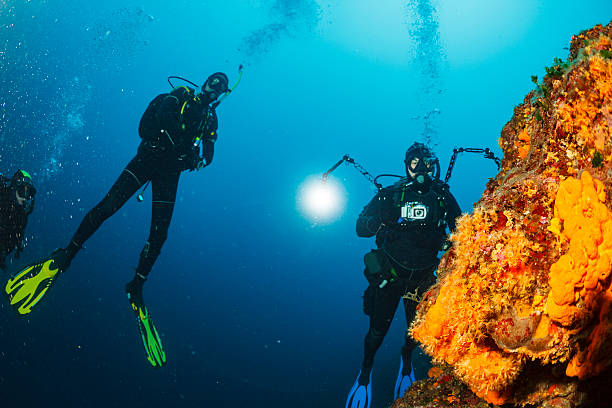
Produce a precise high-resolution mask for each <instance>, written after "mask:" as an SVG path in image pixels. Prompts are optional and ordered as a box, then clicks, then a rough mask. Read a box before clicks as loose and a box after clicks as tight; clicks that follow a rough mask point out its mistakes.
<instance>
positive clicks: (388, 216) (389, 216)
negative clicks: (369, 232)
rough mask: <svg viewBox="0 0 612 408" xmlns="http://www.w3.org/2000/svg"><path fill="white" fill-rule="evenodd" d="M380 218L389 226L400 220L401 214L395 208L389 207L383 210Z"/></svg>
mask: <svg viewBox="0 0 612 408" xmlns="http://www.w3.org/2000/svg"><path fill="white" fill-rule="evenodd" d="M380 219H381V222H382V223H383V224H385V225H387V226H391V225H395V224H397V221H398V220H399V214H398V213H397V211H395V208H391V209H387V210H385V211H383V212H382V214H381V215H380Z"/></svg>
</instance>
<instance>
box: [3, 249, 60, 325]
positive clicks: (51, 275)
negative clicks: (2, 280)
mask: <svg viewBox="0 0 612 408" xmlns="http://www.w3.org/2000/svg"><path fill="white" fill-rule="evenodd" d="M59 272H60V268H59V266H58V265H57V264H56V262H55V260H54V259H53V258H50V259H46V260H43V261H40V262H37V263H35V264H32V265H29V266H27V267H25V268H24V269H22V270H21V271H20V272H19V273H17V274H16V275H15V276H13V277H12V278H11V279H9V281H8V282H7V283H6V287H5V288H4V291H5V292H6V294H7V295H8V298H9V300H10V302H11V306H13V308H14V309H15V310H16V311H17V313H19V314H21V315H26V314H28V313H30V312H31V311H32V308H33V307H34V306H36V305H37V304H38V302H40V300H41V299H42V297H43V296H44V295H45V293H47V290H49V287H50V286H51V285H52V284H53V282H54V281H55V278H56V277H57V275H58V273H59Z"/></svg>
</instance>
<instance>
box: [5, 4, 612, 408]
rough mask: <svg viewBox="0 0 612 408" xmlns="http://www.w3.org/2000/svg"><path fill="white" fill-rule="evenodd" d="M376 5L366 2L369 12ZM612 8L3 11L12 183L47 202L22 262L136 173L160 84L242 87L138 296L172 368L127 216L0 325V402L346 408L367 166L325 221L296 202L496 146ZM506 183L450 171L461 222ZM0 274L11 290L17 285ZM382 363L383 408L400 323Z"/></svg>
mask: <svg viewBox="0 0 612 408" xmlns="http://www.w3.org/2000/svg"><path fill="white" fill-rule="evenodd" d="M374 4H376V5H374ZM611 17H612V4H611V3H610V2H609V1H604V0H601V1H596V0H587V1H583V2H580V3H575V2H571V1H554V2H553V1H519V2H516V1H495V2H485V1H481V0H470V1H462V2H450V1H446V2H431V3H430V2H428V1H412V2H409V1H380V2H373V1H366V0H342V1H337V2H325V1H317V2H315V1H313V0H268V1H266V0H244V1H239V0H225V1H213V0H211V1H202V2H194V1H187V0H175V1H173V2H162V1H155V2H152V1H149V2H146V3H145V2H134V1H122V2H119V1H116V0H112V1H111V0H109V1H105V2H82V1H77V0H62V1H42V0H32V1H23V0H20V1H17V0H9V1H2V2H1V3H0V32H1V33H2V34H1V36H0V63H1V66H0V69H1V75H0V90H1V92H0V141H1V146H0V171H2V172H5V173H9V174H12V172H13V171H15V169H17V168H24V169H26V170H28V171H30V172H31V173H32V174H33V176H34V180H35V183H36V185H37V188H38V191H39V193H38V196H37V205H36V210H35V212H34V213H33V214H32V216H31V217H30V225H29V226H28V229H27V235H28V246H27V247H26V249H25V251H24V253H23V257H22V259H21V260H20V261H17V262H14V263H13V264H12V265H11V268H12V270H13V271H15V270H16V269H18V267H19V266H20V265H22V264H23V263H26V262H29V261H32V260H34V259H36V258H39V257H41V256H44V255H46V254H48V253H49V252H50V251H51V250H53V249H54V248H55V247H58V246H63V245H65V244H66V243H67V241H68V240H69V238H70V237H71V236H72V234H73V233H74V231H75V229H76V227H77V226H78V224H79V223H80V221H81V219H82V217H83V216H84V214H85V213H86V211H88V210H89V209H90V208H91V207H92V206H93V205H95V204H96V203H97V202H98V200H99V199H101V198H102V197H103V195H104V194H105V193H106V191H107V189H108V188H109V187H110V186H111V184H112V183H113V182H114V180H115V179H116V177H117V176H118V175H119V173H120V171H121V169H122V168H123V167H124V166H125V164H126V163H127V162H128V161H129V160H130V159H131V158H132V157H133V155H134V154H135V151H136V147H137V145H138V142H139V139H138V136H137V132H136V129H137V124H138V121H139V118H140V115H141V114H142V112H143V111H144V109H145V107H146V106H147V104H148V102H149V101H150V99H152V98H153V97H154V96H155V95H156V94H158V93H160V92H166V91H167V90H168V88H169V87H168V84H167V83H166V77H167V76H168V75H183V76H186V77H188V78H191V79H192V80H193V81H196V82H201V81H202V80H203V79H204V78H205V77H206V76H207V75H208V74H209V73H211V72H214V71H219V70H223V71H226V72H227V73H228V74H229V75H230V81H231V82H233V81H235V80H236V78H237V75H236V70H237V67H238V65H239V64H241V63H243V64H245V73H244V78H243V81H242V83H241V85H240V87H239V88H238V89H237V90H236V92H235V93H234V94H233V95H232V96H231V97H229V98H228V99H227V100H226V101H225V102H224V103H223V104H222V105H221V106H220V108H219V116H220V129H219V135H220V136H219V141H218V143H217V149H216V155H215V161H214V163H213V165H212V166H211V167H209V168H207V169H205V170H204V171H202V172H199V173H186V174H184V176H183V177H182V179H181V182H180V186H179V194H178V199H177V205H176V210H175V214H174V218H173V222H172V225H171V227H170V235H169V239H168V241H167V242H166V245H165V247H164V250H163V253H162V256H160V258H159V260H158V262H157V264H156V265H155V268H154V270H153V272H152V274H151V275H150V279H149V281H148V283H147V285H146V289H145V296H146V299H147V303H148V306H149V308H150V309H151V310H152V314H153V316H154V318H155V320H156V323H157V326H158V328H159V329H160V331H161V333H162V338H163V341H164V345H165V348H166V350H167V356H168V365H167V367H165V368H164V369H161V370H153V369H151V367H150V366H149V365H148V363H147V362H146V360H145V358H144V353H143V350H142V346H141V344H140V340H139V338H138V334H137V329H136V323H135V322H134V317H133V315H132V312H131V311H130V309H129V307H128V303H127V301H126V298H125V294H124V291H123V288H124V284H125V283H126V282H127V281H128V280H130V279H131V277H132V275H133V268H134V267H135V265H136V263H137V260H138V254H139V252H140V250H141V248H142V245H143V244H144V241H145V239H146V236H147V234H148V228H149V217H150V196H149V194H146V200H145V202H144V203H141V204H139V203H137V202H136V200H135V199H133V200H130V201H129V202H128V203H127V204H126V205H125V207H124V208H122V209H121V210H120V211H119V212H118V213H117V214H116V215H115V216H114V217H113V218H111V219H110V220H109V221H108V222H107V223H106V224H104V226H103V227H102V228H101V229H100V230H99V231H98V233H96V235H94V236H93V237H92V239H91V240H89V241H88V242H87V245H86V250H84V251H82V252H81V253H80V254H79V256H78V257H77V258H76V259H75V260H74V262H73V264H72V266H71V268H70V270H69V271H68V272H67V273H66V274H65V275H63V276H61V277H60V279H58V281H57V283H56V285H55V286H54V287H53V289H52V291H51V292H50V294H49V295H48V296H47V298H46V299H45V300H44V303H42V304H41V305H40V307H39V308H38V309H37V310H36V311H35V312H34V313H32V314H31V315H30V316H28V317H26V318H18V317H16V316H15V315H14V314H13V312H12V311H11V310H10V308H8V306H7V304H6V302H3V303H2V305H1V308H0V399H1V400H2V405H3V406H8V404H9V403H19V404H21V406H29V407H38V406H54V407H55V406H57V407H60V406H62V407H120V406H126V405H128V406H134V407H141V406H142V407H144V406H173V407H174V406H176V407H202V406H223V407H242V406H249V407H285V406H293V407H313V406H315V407H341V406H343V404H344V400H345V397H346V393H347V391H348V389H349V388H350V386H351V384H352V382H353V381H354V378H355V376H356V375H357V372H358V370H359V364H360V361H361V355H362V343H363V336H364V335H365V332H366V330H367V318H366V317H365V316H364V315H363V313H362V311H361V301H362V300H361V294H362V292H363V290H364V289H365V286H366V281H365V279H364V278H363V276H362V269H363V267H362V256H363V254H364V253H365V252H367V251H368V250H369V248H371V247H372V246H373V245H374V243H373V240H371V239H360V238H357V237H356V235H355V232H354V223H355V220H356V216H357V214H358V213H359V211H360V210H361V208H362V206H363V205H365V204H366V203H367V202H368V201H369V199H370V198H371V196H372V195H373V194H374V192H375V191H374V190H373V189H372V187H371V186H370V185H369V184H368V183H367V181H366V180H365V179H364V178H362V177H361V176H360V175H359V174H358V173H357V172H356V171H355V170H354V169H351V168H347V167H344V166H343V167H341V168H339V169H338V170H337V171H336V172H335V173H334V175H335V176H336V177H337V179H338V180H339V181H340V182H342V183H343V184H344V188H345V189H346V191H347V192H348V196H347V207H346V209H345V211H344V213H343V215H342V216H341V217H340V218H339V219H338V220H337V221H336V222H334V223H328V224H325V225H320V224H316V223H313V222H312V221H310V220H308V219H306V218H304V217H303V216H302V214H301V213H300V212H299V211H298V209H297V205H296V194H297V191H298V186H299V185H300V184H301V183H302V181H303V180H304V179H306V178H307V177H308V176H311V175H313V174H320V173H322V172H324V171H325V170H327V168H329V167H330V166H331V165H332V164H333V163H334V162H335V161H336V160H338V159H339V158H340V157H341V156H342V155H343V154H345V153H349V154H351V155H352V156H353V157H355V158H356V159H357V160H358V161H359V162H360V163H362V164H364V165H365V166H366V168H367V169H368V170H369V171H370V172H372V173H375V174H378V173H382V172H392V173H401V172H402V164H403V163H402V160H403V153H404V151H405V149H406V148H407V147H408V146H409V145H410V144H412V142H413V141H415V140H418V141H428V142H430V143H431V144H432V145H433V146H434V148H435V150H436V151H437V152H438V154H439V156H440V159H441V162H442V167H443V171H444V170H445V169H446V166H447V164H448V160H449V158H450V153H451V151H452V148H453V147H455V146H469V147H487V146H488V147H491V148H493V149H494V151H495V152H496V153H497V154H498V155H499V154H500V151H499V148H498V146H497V139H498V137H499V134H500V131H501V128H502V126H503V125H504V124H505V123H506V122H507V121H508V120H509V119H510V117H511V115H512V109H513V107H514V106H515V105H517V104H519V103H520V102H521V101H522V99H523V97H524V96H525V94H526V93H527V92H529V91H530V90H531V89H532V88H533V87H534V85H533V83H532V82H531V80H530V77H531V75H538V76H540V78H541V77H542V75H543V74H544V73H545V71H544V67H545V66H549V65H552V61H553V58H554V57H562V58H565V57H566V56H567V52H568V51H567V47H568V46H569V41H570V38H571V36H572V35H573V34H577V33H578V32H579V31H580V30H582V29H586V28H589V27H591V26H593V25H594V24H596V23H604V24H605V23H607V22H608V21H609V20H610V18H611ZM494 175H495V166H494V165H493V163H492V162H491V161H487V160H484V159H482V158H481V157H480V156H475V155H474V156H468V155H463V156H461V157H460V158H459V159H458V162H457V166H456V168H455V172H454V173H453V178H452V180H451V188H452V191H453V192H454V194H455V195H456V196H457V198H458V200H459V202H460V205H461V207H462V209H463V210H464V211H470V210H471V206H472V204H473V202H475V201H477V200H478V198H479V196H480V194H481V193H482V191H483V189H484V184H485V183H486V181H487V179H488V178H489V177H493V176H494ZM5 277H8V276H5ZM402 315H403V313H398V314H397V316H398V317H396V321H395V323H394V325H393V326H392V329H391V331H390V332H389V335H388V336H387V338H386V340H385V343H384V344H383V347H381V349H380V351H379V353H378V355H377V360H376V365H375V368H374V380H373V386H374V398H375V400H374V406H375V407H383V406H388V404H390V402H391V396H392V388H393V384H394V381H395V374H396V371H397V366H398V363H399V349H400V347H401V344H402V342H403V332H404V330H405V322H404V321H403V318H402V317H401V316H402Z"/></svg>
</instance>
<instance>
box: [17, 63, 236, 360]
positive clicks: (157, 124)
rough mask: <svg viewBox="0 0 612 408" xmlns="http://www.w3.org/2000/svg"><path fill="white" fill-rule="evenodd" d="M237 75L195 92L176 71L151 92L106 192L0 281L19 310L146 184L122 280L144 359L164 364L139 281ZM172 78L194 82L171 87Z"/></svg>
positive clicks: (202, 159)
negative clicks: (63, 234) (62, 241)
mask: <svg viewBox="0 0 612 408" xmlns="http://www.w3.org/2000/svg"><path fill="white" fill-rule="evenodd" d="M241 76H242V66H240V69H239V78H238V81H237V82H236V84H235V85H234V86H233V87H232V88H231V89H230V88H229V81H228V77H227V75H225V74H224V73H222V72H217V73H214V74H212V75H210V76H209V77H208V78H207V79H206V81H205V82H204V84H203V85H202V86H201V89H200V92H196V89H197V88H198V85H196V84H194V83H192V82H190V81H187V80H185V79H184V78H181V77H169V78H168V82H169V83H170V85H171V86H172V88H173V89H172V90H171V92H169V93H162V94H160V95H158V96H157V97H155V98H154V99H153V100H152V101H151V102H150V103H149V105H148V107H147V109H146V110H145V112H144V114H143V115H142V118H141V120H140V124H139V128H138V133H139V136H140V138H141V142H140V145H139V146H138V151H137V153H136V156H135V157H134V158H133V159H132V160H131V161H130V162H129V163H128V164H127V166H126V167H125V168H124V169H123V170H122V171H121V174H120V175H119V177H118V179H117V180H116V181H115V183H114V184H113V186H112V187H111V188H110V190H109V191H108V193H107V194H106V196H105V197H104V198H103V199H102V200H101V201H100V202H99V203H98V204H97V205H96V206H95V207H94V208H93V209H91V210H90V211H89V212H88V213H87V214H86V215H85V217H84V218H83V220H82V222H81V224H80V226H79V227H78V229H77V231H76V232H75V234H74V235H73V237H72V239H71V240H70V242H69V244H68V245H67V246H65V247H64V248H61V249H57V250H56V251H54V252H53V253H52V254H51V256H50V257H49V258H47V259H45V260H43V261H42V262H38V263H36V264H34V265H30V266H28V267H26V268H24V269H23V270H22V271H20V272H19V273H17V274H16V275H15V276H14V277H13V278H12V279H11V280H9V282H8V283H7V285H6V293H7V295H8V296H9V299H10V300H11V305H12V306H13V307H14V308H15V309H16V310H17V312H18V313H19V314H27V313H30V312H31V310H32V308H33V307H34V306H36V305H37V304H38V302H39V300H40V299H41V298H42V296H43V295H44V294H45V293H46V291H47V289H48V288H49V286H50V285H51V284H52V283H53V281H54V280H55V279H56V278H57V276H59V273H60V272H65V271H66V269H68V267H69V265H70V263H71V261H72V259H73V258H74V257H75V255H76V254H77V252H78V251H79V250H80V249H81V248H82V246H83V244H84V243H85V242H86V241H87V239H89V238H90V237H91V236H92V235H93V234H94V233H95V232H96V231H97V230H98V228H99V227H100V226H101V225H102V223H103V222H104V221H105V220H106V219H108V218H109V217H110V216H112V215H113V214H115V213H116V212H117V210H119V209H120V208H121V207H122V206H123V205H124V204H125V203H126V202H127V200H128V199H129V198H130V197H132V196H133V195H134V194H135V193H136V192H137V191H138V190H139V189H141V188H142V187H143V186H144V188H143V189H142V191H141V192H140V194H139V195H138V201H142V193H143V192H144V190H145V189H146V187H147V186H148V184H149V183H151V185H152V190H153V193H152V196H153V199H152V215H151V228H150V233H149V237H148V239H147V241H146V242H145V244H144V248H143V249H142V251H141V253H140V257H139V262H138V266H137V267H136V273H135V275H134V277H133V279H132V280H131V281H130V282H129V283H128V284H127V285H126V293H127V296H128V299H129V301H130V305H131V307H132V310H133V312H134V314H135V315H136V318H137V322H138V328H139V330H140V334H141V337H142V341H143V344H144V348H145V352H146V357H147V359H148V361H149V362H150V363H151V365H152V366H153V367H160V366H163V365H165V363H166V354H165V351H164V349H163V347H162V344H161V339H160V337H159V335H158V333H157V330H156V329H155V326H154V325H153V321H152V320H151V317H150V315H149V311H148V309H147V307H146V306H145V304H144V299H143V285H144V283H145V281H146V280H147V277H148V275H149V272H150V271H151V269H152V268H153V264H154V263H155V261H156V260H157V258H158V256H159V255H160V252H161V249H162V246H163V244H164V242H165V241H166V238H167V234H168V228H169V226H170V221H171V219H172V213H173V210H174V206H175V199H176V194H177V188H178V183H179V178H180V175H181V173H182V172H183V171H185V170H189V171H193V170H200V169H202V168H204V167H206V166H209V165H210V164H211V163H212V160H213V154H214V146H215V142H216V140H217V127H218V120H217V113H216V108H217V106H218V105H219V103H221V101H222V100H223V99H224V98H225V97H226V96H227V95H229V94H230V92H232V91H233V89H234V88H235V87H236V86H237V85H238V83H239V82H240V78H241ZM173 78H174V79H181V80H183V81H185V82H188V83H190V84H191V85H193V86H194V88H191V87H189V86H179V87H175V86H174V85H173V84H172V82H171V79H173ZM200 152H201V153H200Z"/></svg>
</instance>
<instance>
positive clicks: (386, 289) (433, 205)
mask: <svg viewBox="0 0 612 408" xmlns="http://www.w3.org/2000/svg"><path fill="white" fill-rule="evenodd" d="M402 207H404V209H402ZM459 215H461V210H460V208H459V205H458V204H457V201H456V200H455V198H454V197H453V195H452V194H451V193H450V192H449V191H448V187H447V186H446V185H445V184H443V183H442V182H440V181H438V180H433V181H429V182H428V183H427V184H425V185H419V184H418V183H416V182H410V181H409V180H408V179H402V180H401V181H400V182H398V183H396V184H394V185H392V186H390V187H387V188H384V189H382V190H381V191H380V192H379V193H378V194H377V195H376V196H375V197H374V198H373V199H372V201H371V202H370V203H369V204H368V205H367V206H366V207H365V208H364V209H363V211H362V212H361V214H360V215H359V218H358V220H357V235H358V236H360V237H371V236H374V235H376V244H377V247H378V249H377V250H374V251H372V252H371V253H370V254H368V255H366V257H365V258H364V260H365V263H366V270H365V275H366V278H367V279H368V281H369V283H370V285H369V287H368V288H367V289H366V291H365V294H364V311H365V313H366V314H367V315H368V316H369V317H370V329H369V331H368V333H367V335H366V338H365V348H364V360H363V367H362V376H361V377H363V378H361V377H360V382H361V383H362V384H364V383H365V384H367V377H368V376H369V373H370V371H371V369H372V365H373V363H374V355H375V354H376V351H377V350H378V348H379V347H380V345H381V344H382V341H383V339H384V337H385V335H386V334H387V331H388V330H389V327H390V325H391V321H392V320H393V315H394V314H395V311H396V309H397V305H398V303H399V300H400V299H401V298H402V296H404V295H405V294H408V293H409V292H410V293H415V291H417V290H418V294H419V295H420V294H422V293H423V292H424V291H425V290H427V288H429V286H431V285H432V284H433V283H434V282H435V277H434V274H433V272H434V271H435V269H436V268H437V265H438V262H439V259H438V257H437V255H438V251H439V250H440V249H441V248H442V246H443V244H444V243H445V241H446V236H447V233H446V229H447V227H448V228H449V229H450V230H451V231H453V230H454V229H455V220H456V218H457V217H458V216H459ZM385 280H386V281H387V283H386V284H385V285H384V286H383V287H382V288H381V287H380V286H381V284H382V283H383V281H385ZM403 300H404V309H405V312H406V322H407V323H408V325H410V322H412V320H413V319H414V316H415V313H416V306H417V303H416V301H413V300H409V299H406V298H404V299H403ZM415 347H416V343H415V342H414V340H412V338H411V337H410V336H408V335H407V336H406V342H405V345H404V347H403V348H402V358H403V359H404V365H403V367H404V374H405V375H407V374H409V373H410V355H411V353H412V350H413V349H414V348H415Z"/></svg>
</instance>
